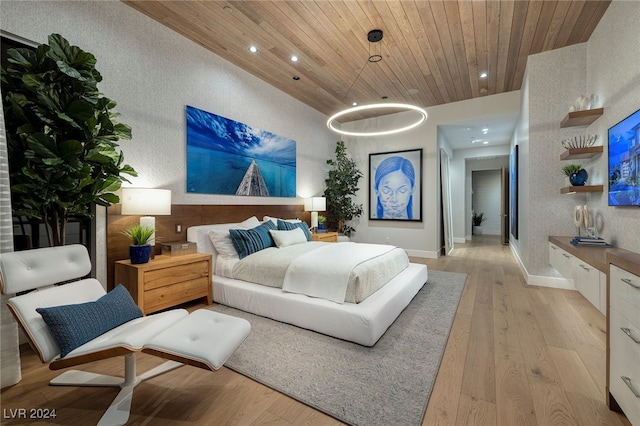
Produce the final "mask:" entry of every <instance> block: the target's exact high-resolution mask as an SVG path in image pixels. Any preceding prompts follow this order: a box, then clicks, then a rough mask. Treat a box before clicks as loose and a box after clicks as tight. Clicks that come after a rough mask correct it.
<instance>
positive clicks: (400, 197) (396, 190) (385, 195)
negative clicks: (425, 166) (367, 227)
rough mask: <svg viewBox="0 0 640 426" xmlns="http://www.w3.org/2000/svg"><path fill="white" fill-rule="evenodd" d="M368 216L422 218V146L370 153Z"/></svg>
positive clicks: (409, 219)
mask: <svg viewBox="0 0 640 426" xmlns="http://www.w3.org/2000/svg"><path fill="white" fill-rule="evenodd" d="M369 219H370V220H401V221H412V222H422V149H412V150H406V151H394V152H381V153H377V154H369Z"/></svg>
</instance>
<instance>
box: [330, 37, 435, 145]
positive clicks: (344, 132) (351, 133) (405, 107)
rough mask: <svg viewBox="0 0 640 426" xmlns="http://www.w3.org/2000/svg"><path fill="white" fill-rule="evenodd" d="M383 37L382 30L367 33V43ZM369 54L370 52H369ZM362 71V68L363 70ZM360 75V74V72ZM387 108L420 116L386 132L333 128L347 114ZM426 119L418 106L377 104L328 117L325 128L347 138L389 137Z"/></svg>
mask: <svg viewBox="0 0 640 426" xmlns="http://www.w3.org/2000/svg"><path fill="white" fill-rule="evenodd" d="M382 37H383V33H382V30H371V31H369V33H368V34H367V40H368V41H369V43H377V42H379V41H381V40H382ZM369 53H371V52H369ZM381 60H382V55H371V54H370V55H369V58H368V59H367V62H369V63H377V62H380V61H381ZM363 70H364V68H363ZM360 73H362V71H360ZM359 76H360V74H358V76H356V80H357V79H358V77H359ZM355 82H356V81H355V80H354V82H353V83H351V87H353V84H354V83H355ZM351 87H349V91H350V90H351ZM349 91H347V95H348V94H349ZM384 98H386V97H384ZM389 108H394V109H398V110H402V111H401V112H403V111H415V112H418V113H419V114H420V116H419V117H418V120H417V121H415V122H413V123H411V124H409V125H407V126H404V127H398V128H395V129H387V130H379V131H374V132H364V131H363V132H357V131H347V130H342V129H339V128H337V127H335V125H334V124H335V121H336V120H337V119H338V118H340V117H343V116H345V115H347V114H351V113H353V112H358V111H366V110H376V109H389ZM426 119H427V112H426V111H425V110H424V109H423V108H420V107H418V106H415V105H411V104H404V103H379V104H370V105H360V106H356V107H352V108H347V109H345V110H343V111H340V112H338V113H336V114H334V115H332V116H331V117H329V119H328V120H327V127H328V128H329V129H331V130H333V131H334V132H336V133H339V134H341V135H347V136H383V135H391V134H394V133H400V132H404V131H406V130H409V129H413V128H414V127H417V126H419V125H420V124H422V123H423V122H424V121H425V120H426Z"/></svg>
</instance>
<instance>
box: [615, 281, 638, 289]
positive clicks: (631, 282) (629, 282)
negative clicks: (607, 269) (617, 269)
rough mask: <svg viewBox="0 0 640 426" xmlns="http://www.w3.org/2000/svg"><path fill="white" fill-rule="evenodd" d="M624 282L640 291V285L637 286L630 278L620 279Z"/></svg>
mask: <svg viewBox="0 0 640 426" xmlns="http://www.w3.org/2000/svg"><path fill="white" fill-rule="evenodd" d="M620 279H621V280H622V282H623V283H625V284H629V285H630V286H631V287H633V288H637V289H638V290H640V285H638V284H635V283H634V282H633V281H631V280H630V279H629V278H620Z"/></svg>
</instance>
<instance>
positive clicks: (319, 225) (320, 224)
mask: <svg viewBox="0 0 640 426" xmlns="http://www.w3.org/2000/svg"><path fill="white" fill-rule="evenodd" d="M322 229H324V223H318V231H320V230H322Z"/></svg>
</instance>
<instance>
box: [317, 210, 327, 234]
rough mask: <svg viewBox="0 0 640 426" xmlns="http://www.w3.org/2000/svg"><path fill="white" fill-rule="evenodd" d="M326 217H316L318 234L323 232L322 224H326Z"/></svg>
mask: <svg viewBox="0 0 640 426" xmlns="http://www.w3.org/2000/svg"><path fill="white" fill-rule="evenodd" d="M326 220H327V218H326V216H322V215H321V214H319V215H318V232H325V230H324V223H325V222H326Z"/></svg>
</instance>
